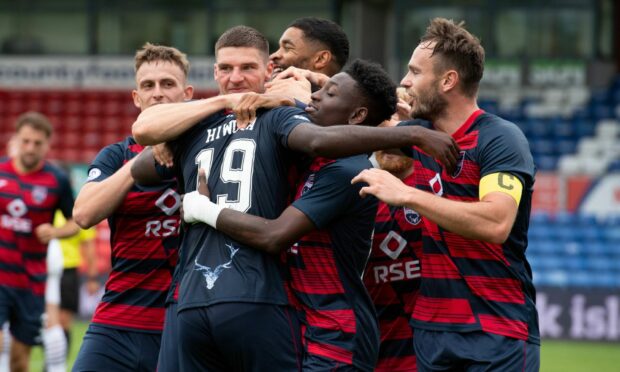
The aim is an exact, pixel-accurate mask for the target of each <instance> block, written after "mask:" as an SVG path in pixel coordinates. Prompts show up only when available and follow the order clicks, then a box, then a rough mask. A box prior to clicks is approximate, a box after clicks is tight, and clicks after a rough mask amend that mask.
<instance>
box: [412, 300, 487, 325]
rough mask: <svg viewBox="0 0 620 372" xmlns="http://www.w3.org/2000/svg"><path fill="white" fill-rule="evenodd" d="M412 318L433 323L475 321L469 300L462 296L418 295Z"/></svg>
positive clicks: (472, 322) (465, 322)
mask: <svg viewBox="0 0 620 372" xmlns="http://www.w3.org/2000/svg"><path fill="white" fill-rule="evenodd" d="M413 318H414V319H416V320H421V321H424V322H434V323H457V324H474V323H476V319H475V318H474V313H473V311H472V309H471V306H470V305H469V301H467V300H466V299H463V298H431V297H425V296H418V300H417V302H416V304H415V311H414V312H413Z"/></svg>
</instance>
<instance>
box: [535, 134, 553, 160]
mask: <svg viewBox="0 0 620 372" xmlns="http://www.w3.org/2000/svg"><path fill="white" fill-rule="evenodd" d="M530 150H532V154H533V155H534V156H537V155H538V156H549V155H557V150H556V144H555V142H554V141H553V140H551V139H542V138H532V140H531V141H530Z"/></svg>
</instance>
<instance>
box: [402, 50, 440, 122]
mask: <svg viewBox="0 0 620 372" xmlns="http://www.w3.org/2000/svg"><path fill="white" fill-rule="evenodd" d="M434 45H435V43H434V42H423V43H420V45H418V46H417V48H415V50H414V51H413V54H412V56H411V60H410V61H409V65H408V72H407V75H405V77H403V79H402V80H401V82H400V85H401V86H403V87H404V88H405V89H406V90H407V94H409V96H410V97H411V117H412V118H416V119H426V120H430V121H434V119H436V118H437V117H439V116H441V114H443V112H444V110H445V109H446V107H447V105H448V102H447V100H446V98H445V97H444V96H443V94H442V93H441V91H440V80H441V76H439V75H438V74H437V73H436V71H435V64H436V63H438V62H437V61H436V59H437V58H439V57H438V56H432V52H433V46H434Z"/></svg>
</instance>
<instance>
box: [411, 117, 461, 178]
mask: <svg viewBox="0 0 620 372" xmlns="http://www.w3.org/2000/svg"><path fill="white" fill-rule="evenodd" d="M418 130H423V131H424V133H423V136H424V138H425V140H424V141H422V143H420V144H418V147H419V148H420V149H422V151H424V152H425V153H427V154H429V155H430V156H432V157H433V158H435V159H437V160H438V161H439V162H440V163H441V164H442V165H443V166H444V167H445V168H446V170H447V171H448V173H450V174H451V173H452V172H454V170H455V169H456V163H457V161H458V158H459V152H460V149H459V145H458V144H457V143H456V141H455V140H454V138H452V136H450V135H449V134H447V133H445V132H441V131H438V130H433V129H428V128H423V127H419V129H418Z"/></svg>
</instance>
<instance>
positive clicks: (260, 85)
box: [214, 47, 273, 94]
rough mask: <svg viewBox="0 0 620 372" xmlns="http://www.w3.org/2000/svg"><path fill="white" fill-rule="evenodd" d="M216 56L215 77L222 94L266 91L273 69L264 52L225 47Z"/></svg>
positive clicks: (253, 49)
mask: <svg viewBox="0 0 620 372" xmlns="http://www.w3.org/2000/svg"><path fill="white" fill-rule="evenodd" d="M215 56H216V60H217V62H216V63H215V70H214V71H215V72H214V76H215V80H216V81H217V85H218V87H219V89H220V94H228V93H246V92H254V93H263V92H264V91H265V82H266V81H267V79H269V77H270V76H271V71H272V69H273V68H272V66H271V64H269V63H267V61H266V55H264V54H263V52H261V51H260V50H258V49H256V48H251V47H224V48H220V49H219V50H218V51H217V52H216V55H215Z"/></svg>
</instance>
